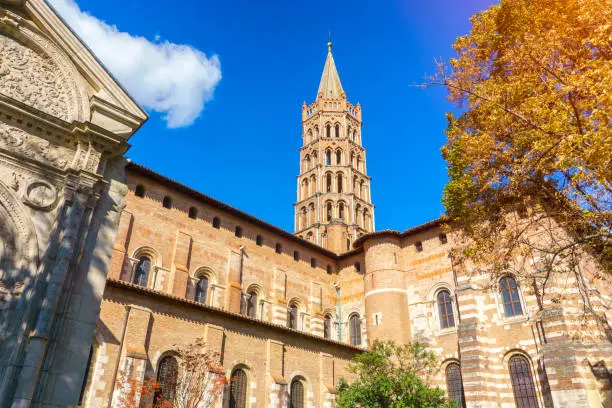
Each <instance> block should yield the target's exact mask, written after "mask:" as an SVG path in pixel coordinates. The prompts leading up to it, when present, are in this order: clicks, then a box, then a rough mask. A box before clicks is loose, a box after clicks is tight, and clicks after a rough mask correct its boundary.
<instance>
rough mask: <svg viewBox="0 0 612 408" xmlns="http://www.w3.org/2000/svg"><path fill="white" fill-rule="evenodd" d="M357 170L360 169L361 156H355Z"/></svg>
mask: <svg viewBox="0 0 612 408" xmlns="http://www.w3.org/2000/svg"><path fill="white" fill-rule="evenodd" d="M357 170H359V171H361V157H360V156H357Z"/></svg>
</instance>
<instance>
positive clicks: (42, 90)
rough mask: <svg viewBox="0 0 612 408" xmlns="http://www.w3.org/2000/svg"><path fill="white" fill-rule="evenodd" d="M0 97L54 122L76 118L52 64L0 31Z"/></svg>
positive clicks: (46, 58)
mask: <svg viewBox="0 0 612 408" xmlns="http://www.w3.org/2000/svg"><path fill="white" fill-rule="evenodd" d="M0 56H2V57H1V58H0V93H2V94H4V95H6V96H9V97H11V98H13V99H16V100H18V101H20V102H23V103H25V104H27V105H29V106H32V107H34V108H36V109H38V110H40V111H43V112H45V113H48V114H50V115H53V116H55V117H57V118H60V119H63V120H65V121H69V120H71V119H72V118H74V117H75V116H76V112H75V108H74V107H75V101H73V100H71V99H73V98H72V97H71V92H70V89H69V88H68V86H67V82H66V80H65V78H64V77H63V75H62V73H61V70H60V69H59V67H58V66H57V65H56V64H55V63H54V62H53V60H52V59H51V58H50V57H48V56H46V55H44V54H42V53H38V52H36V51H35V50H33V49H31V48H28V47H26V46H24V45H23V44H21V43H20V42H18V41H16V40H15V39H13V38H10V37H8V36H7V35H5V34H4V33H2V32H1V31H0Z"/></svg>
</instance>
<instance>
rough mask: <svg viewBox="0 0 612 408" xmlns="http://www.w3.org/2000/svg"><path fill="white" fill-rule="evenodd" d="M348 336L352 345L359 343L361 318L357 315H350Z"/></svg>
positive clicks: (358, 344)
mask: <svg viewBox="0 0 612 408" xmlns="http://www.w3.org/2000/svg"><path fill="white" fill-rule="evenodd" d="M349 337H350V342H351V345H352V346H360V345H361V319H360V318H359V315H356V314H354V315H351V317H350V318H349Z"/></svg>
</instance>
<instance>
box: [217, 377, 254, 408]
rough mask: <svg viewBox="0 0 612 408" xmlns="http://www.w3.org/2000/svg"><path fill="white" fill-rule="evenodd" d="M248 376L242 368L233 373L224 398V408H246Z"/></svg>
mask: <svg viewBox="0 0 612 408" xmlns="http://www.w3.org/2000/svg"><path fill="white" fill-rule="evenodd" d="M247 386H248V381H247V374H246V372H245V371H244V370H243V369H242V368H236V369H235V370H234V371H232V374H231V376H230V379H229V383H228V384H227V386H226V389H225V394H224V396H223V408H246V397H247Z"/></svg>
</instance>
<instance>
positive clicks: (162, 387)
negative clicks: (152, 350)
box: [155, 356, 178, 403]
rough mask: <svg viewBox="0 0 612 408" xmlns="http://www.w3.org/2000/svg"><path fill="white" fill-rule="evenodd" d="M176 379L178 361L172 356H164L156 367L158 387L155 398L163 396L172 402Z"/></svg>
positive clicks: (174, 395) (174, 394)
mask: <svg viewBox="0 0 612 408" xmlns="http://www.w3.org/2000/svg"><path fill="white" fill-rule="evenodd" d="M177 381H178V361H177V360H176V358H175V357H174V356H165V357H163V358H162V359H161V360H160V361H159V365H158V369H157V383H158V384H159V389H158V390H157V392H156V393H155V399H156V400H159V399H161V398H163V399H164V400H165V401H168V402H171V403H173V402H174V399H175V397H176V386H177Z"/></svg>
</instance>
